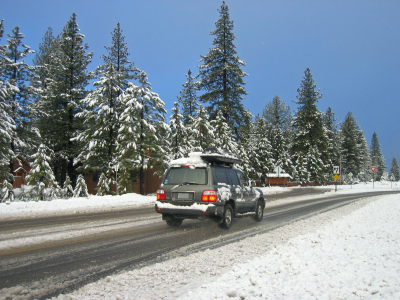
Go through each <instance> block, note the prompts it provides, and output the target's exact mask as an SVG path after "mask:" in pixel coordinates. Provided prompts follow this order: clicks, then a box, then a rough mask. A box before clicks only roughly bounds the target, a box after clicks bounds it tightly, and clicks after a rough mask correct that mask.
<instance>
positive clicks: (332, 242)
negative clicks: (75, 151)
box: [0, 183, 400, 299]
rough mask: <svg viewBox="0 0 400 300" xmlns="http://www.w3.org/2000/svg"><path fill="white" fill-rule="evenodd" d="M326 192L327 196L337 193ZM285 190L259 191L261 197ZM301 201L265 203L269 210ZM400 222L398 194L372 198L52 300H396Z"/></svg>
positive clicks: (62, 204)
mask: <svg viewBox="0 0 400 300" xmlns="http://www.w3.org/2000/svg"><path fill="white" fill-rule="evenodd" d="M330 188H331V189H332V191H330V192H328V193H327V194H332V193H335V192H334V187H330ZM399 189H400V184H399V183H393V186H392V187H391V184H390V183H388V184H380V183H375V188H374V189H372V184H367V185H364V184H358V185H354V186H352V187H350V186H339V187H338V191H337V193H353V192H360V191H363V192H365V191H377V190H399ZM283 190H284V189H282V188H263V191H264V193H266V194H270V193H278V192H281V191H283ZM315 197H321V195H318V196H315ZM303 198H304V197H297V198H290V199H284V200H278V201H273V202H269V203H267V209H268V207H271V206H274V205H278V204H281V203H285V202H290V201H299V200H302V199H303ZM306 198H310V197H306ZM154 202H155V197H154V196H139V195H125V196H121V197H115V196H114V197H95V196H91V197H89V198H88V199H87V198H81V199H70V200H57V201H51V202H27V203H11V204H9V205H6V204H0V218H1V219H4V218H7V219H11V218H24V217H32V216H45V215H55V214H69V213H78V212H79V213H80V212H89V211H90V212H93V211H96V210H99V211H104V210H109V209H121V208H128V207H132V206H135V205H136V206H137V205H153V204H154ZM159 219H160V218H157V219H154V222H158V221H160V220H159ZM399 220H400V194H396V195H388V196H375V197H371V198H367V199H364V200H359V201H357V202H355V203H353V204H350V205H347V206H344V207H340V208H338V209H335V210H332V211H328V212H325V213H322V214H319V215H317V216H313V217H311V218H309V219H306V220H302V221H298V222H296V223H294V224H290V225H286V226H284V227H281V228H278V229H275V230H272V231H270V232H268V233H265V234H260V235H258V236H255V237H251V238H247V239H245V240H242V241H240V242H236V243H233V244H229V245H226V246H223V247H220V248H218V249H214V250H206V251H202V252H198V253H195V254H187V253H191V252H190V251H189V252H186V251H185V249H178V250H176V251H175V253H173V254H171V253H169V254H168V253H166V257H168V256H170V257H173V258H171V259H168V260H165V259H161V260H160V262H159V263H157V264H155V265H151V266H146V267H143V268H141V269H134V270H127V271H126V272H123V273H120V274H117V275H113V276H108V277H106V278H104V279H102V280H99V281H98V282H94V283H91V284H88V285H86V286H84V287H82V288H80V289H79V290H77V291H75V292H73V293H71V294H68V295H60V296H59V297H58V298H59V299H400V226H399ZM58 238H62V237H58ZM16 242H17V241H16ZM12 246H13V245H12V243H11V244H10V245H8V246H7V247H12ZM193 247H195V246H193V245H192V246H191V248H193ZM164 258H165V257H164Z"/></svg>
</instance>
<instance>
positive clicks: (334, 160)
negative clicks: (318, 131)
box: [323, 107, 342, 174]
mask: <svg viewBox="0 0 400 300" xmlns="http://www.w3.org/2000/svg"><path fill="white" fill-rule="evenodd" d="M336 121H337V118H336V117H335V113H334V112H333V111H332V108H331V107H328V109H327V110H326V113H325V114H324V116H323V122H324V126H325V128H326V131H327V136H328V147H327V150H328V151H329V153H330V158H331V165H330V166H329V168H328V171H329V173H330V174H332V172H333V166H339V165H340V157H341V148H342V147H341V138H340V132H339V130H338V123H337V122H336Z"/></svg>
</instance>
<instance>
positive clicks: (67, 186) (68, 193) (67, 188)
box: [62, 175, 74, 199]
mask: <svg viewBox="0 0 400 300" xmlns="http://www.w3.org/2000/svg"><path fill="white" fill-rule="evenodd" d="M62 195H63V197H64V198H66V199H69V198H72V197H73V196H74V189H73V187H72V182H71V179H70V178H69V176H68V175H67V177H66V178H65V181H64V184H63V188H62Z"/></svg>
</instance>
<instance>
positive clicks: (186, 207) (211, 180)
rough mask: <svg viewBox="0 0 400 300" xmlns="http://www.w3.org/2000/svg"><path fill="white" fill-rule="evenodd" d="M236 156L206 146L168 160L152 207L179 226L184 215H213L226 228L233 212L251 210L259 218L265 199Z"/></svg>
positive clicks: (233, 215) (230, 222)
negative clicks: (168, 162) (247, 176)
mask: <svg viewBox="0 0 400 300" xmlns="http://www.w3.org/2000/svg"><path fill="white" fill-rule="evenodd" d="M240 163H241V160H240V158H238V157H237V156H235V155H233V154H231V153H229V152H227V151H225V150H221V149H217V148H207V149H205V150H204V151H203V152H194V153H190V154H189V157H186V158H180V159H177V160H174V161H171V162H170V167H169V168H168V170H167V171H166V172H165V174H164V176H163V178H162V182H161V184H160V187H159V189H158V190H157V203H156V205H155V209H156V212H157V213H160V214H162V219H163V220H165V221H166V222H167V224H168V225H170V226H174V227H179V226H180V225H181V224H182V221H183V220H184V219H206V218H212V219H215V220H216V221H217V222H218V223H220V224H221V226H222V227H223V228H226V229H229V228H230V227H231V225H232V219H233V218H234V217H235V216H238V215H242V214H248V213H253V214H255V220H256V221H258V222H260V221H261V220H262V218H263V215H264V206H265V201H264V197H263V193H262V191H261V190H259V189H256V188H253V187H252V186H251V183H250V181H249V180H248V179H247V178H246V176H245V175H244V174H243V172H242V171H240V170H239V169H236V168H234V167H233V165H234V164H240Z"/></svg>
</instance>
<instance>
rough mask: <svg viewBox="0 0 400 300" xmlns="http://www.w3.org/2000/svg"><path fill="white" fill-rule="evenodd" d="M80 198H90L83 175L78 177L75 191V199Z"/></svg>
mask: <svg viewBox="0 0 400 300" xmlns="http://www.w3.org/2000/svg"><path fill="white" fill-rule="evenodd" d="M78 197H89V193H88V189H87V185H86V181H85V177H84V176H83V175H82V174H79V175H78V178H77V180H76V186H75V189H74V198H78Z"/></svg>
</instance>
